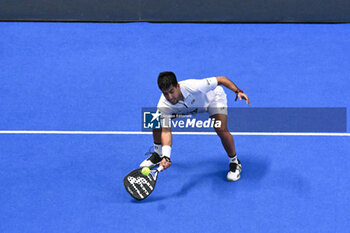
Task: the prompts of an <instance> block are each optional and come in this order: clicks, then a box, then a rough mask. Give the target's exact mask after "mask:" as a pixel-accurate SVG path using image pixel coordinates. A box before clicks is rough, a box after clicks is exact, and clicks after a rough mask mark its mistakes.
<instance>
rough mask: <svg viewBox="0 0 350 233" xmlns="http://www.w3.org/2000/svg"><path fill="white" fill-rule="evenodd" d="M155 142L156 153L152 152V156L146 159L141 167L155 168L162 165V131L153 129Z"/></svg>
mask: <svg viewBox="0 0 350 233" xmlns="http://www.w3.org/2000/svg"><path fill="white" fill-rule="evenodd" d="M152 134H153V142H154V152H153V153H152V152H150V154H151V155H150V156H149V157H148V158H147V159H145V160H144V161H143V162H142V163H141V164H140V167H150V168H152V167H154V166H156V165H158V164H159V163H160V161H161V160H162V159H161V157H160V156H161V155H162V144H161V134H162V129H153V130H152Z"/></svg>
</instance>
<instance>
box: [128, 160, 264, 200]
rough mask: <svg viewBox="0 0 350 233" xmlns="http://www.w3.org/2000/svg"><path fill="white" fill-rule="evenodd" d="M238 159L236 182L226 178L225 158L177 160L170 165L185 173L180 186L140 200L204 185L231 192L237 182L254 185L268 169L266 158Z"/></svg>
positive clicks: (181, 193)
mask: <svg viewBox="0 0 350 233" xmlns="http://www.w3.org/2000/svg"><path fill="white" fill-rule="evenodd" d="M240 159H241V162H242V170H243V171H242V176H241V180H239V181H237V183H236V182H229V181H227V180H226V175H227V172H228V168H229V166H228V163H227V160H221V161H219V160H217V159H214V158H213V159H209V160H202V161H197V162H193V163H186V162H181V161H177V162H176V163H174V164H173V165H172V170H173V172H174V173H176V174H186V175H185V178H183V179H181V180H184V182H183V185H182V186H180V187H181V188H180V189H178V190H176V191H175V192H172V193H168V194H167V195H153V194H152V195H150V196H149V197H148V198H147V199H145V200H144V201H142V202H143V203H145V202H146V203H147V202H156V201H162V200H165V199H171V198H179V197H184V196H186V195H188V194H189V193H190V192H192V191H194V190H196V189H197V188H198V189H201V190H203V188H204V189H208V188H206V187H209V189H211V191H212V192H214V193H217V194H220V195H221V194H222V195H225V193H227V192H232V189H235V187H238V186H237V184H240V183H245V185H248V186H255V185H256V184H257V183H259V182H260V181H261V180H262V178H263V177H264V176H265V175H266V173H267V172H268V170H269V161H268V160H267V159H254V158H248V157H244V156H242V155H241V156H240ZM208 171H212V172H208ZM180 183H181V181H180ZM203 186H205V187H203ZM241 187H242V186H241ZM135 202H138V201H135Z"/></svg>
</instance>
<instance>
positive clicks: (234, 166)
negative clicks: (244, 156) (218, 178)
mask: <svg viewBox="0 0 350 233" xmlns="http://www.w3.org/2000/svg"><path fill="white" fill-rule="evenodd" d="M237 161H238V163H230V170H229V171H228V173H227V180H228V181H237V180H239V178H241V171H242V165H241V161H239V159H237Z"/></svg>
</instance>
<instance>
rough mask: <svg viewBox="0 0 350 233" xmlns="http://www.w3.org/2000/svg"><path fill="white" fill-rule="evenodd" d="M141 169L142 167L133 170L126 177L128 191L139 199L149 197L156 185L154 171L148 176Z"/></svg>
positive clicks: (125, 184) (125, 183) (125, 182)
mask: <svg viewBox="0 0 350 233" xmlns="http://www.w3.org/2000/svg"><path fill="white" fill-rule="evenodd" d="M141 170H142V168H139V169H136V170H133V171H132V172H130V173H129V174H127V175H126V176H125V177H124V186H125V189H126V191H127V192H128V193H129V194H130V195H131V196H132V197H133V198H135V199H137V200H143V199H145V198H146V197H148V196H149V195H150V194H151V193H152V192H153V190H154V187H155V185H156V180H155V179H154V177H153V174H152V172H151V173H150V174H149V175H148V176H144V175H143V174H142V173H141Z"/></svg>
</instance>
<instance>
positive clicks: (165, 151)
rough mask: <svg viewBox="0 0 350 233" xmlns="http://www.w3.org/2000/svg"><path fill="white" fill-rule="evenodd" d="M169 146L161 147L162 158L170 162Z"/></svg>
mask: <svg viewBox="0 0 350 233" xmlns="http://www.w3.org/2000/svg"><path fill="white" fill-rule="evenodd" d="M170 154H171V146H168V145H166V146H162V157H163V158H164V157H166V158H168V159H169V160H170Z"/></svg>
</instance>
